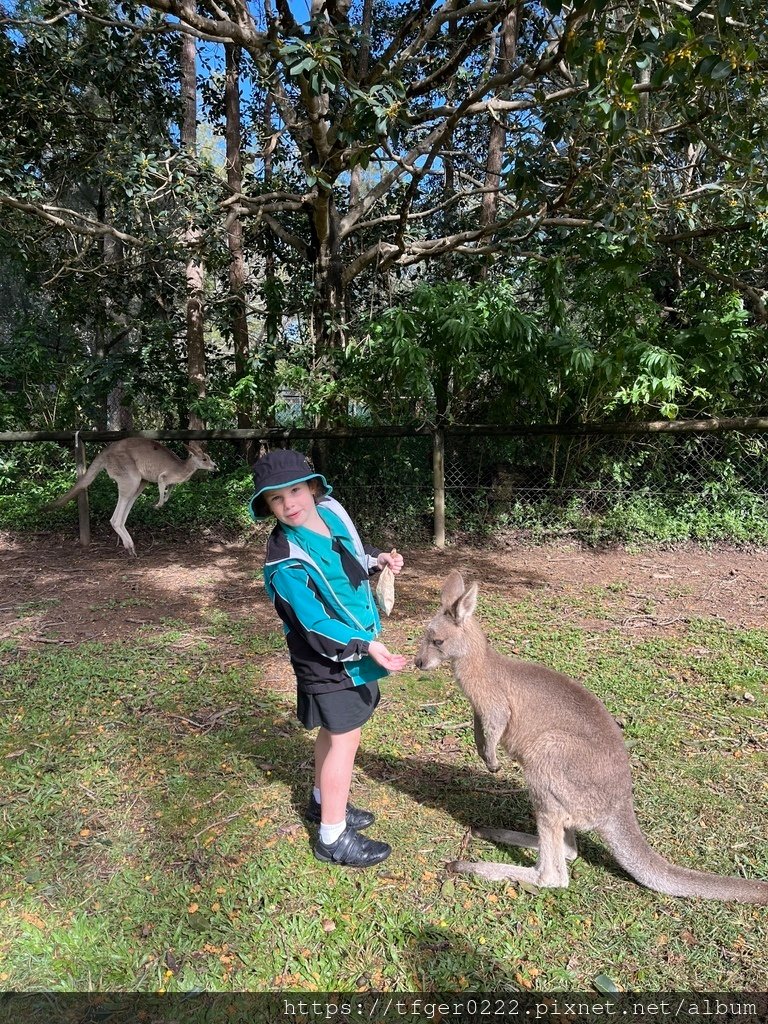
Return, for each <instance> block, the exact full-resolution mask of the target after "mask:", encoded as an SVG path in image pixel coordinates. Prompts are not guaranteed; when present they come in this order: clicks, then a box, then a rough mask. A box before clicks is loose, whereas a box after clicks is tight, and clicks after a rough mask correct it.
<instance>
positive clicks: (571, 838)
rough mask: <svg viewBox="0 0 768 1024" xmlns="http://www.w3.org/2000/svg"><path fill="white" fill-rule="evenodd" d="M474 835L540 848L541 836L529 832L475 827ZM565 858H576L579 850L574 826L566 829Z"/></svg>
mask: <svg viewBox="0 0 768 1024" xmlns="http://www.w3.org/2000/svg"><path fill="white" fill-rule="evenodd" d="M472 835H474V836H477V837H478V838H480V839H488V840H489V841H490V842H492V843H502V844H503V845H504V846H522V847H524V848H525V849H528V850H538V848H539V837H538V836H534V835H531V834H530V833H529V832H512V831H510V830H509V829H506V828H473V829H472ZM563 838H564V845H565V859H566V860H569V861H570V860H576V858H577V857H578V856H579V850H578V847H577V845H576V833H575V831H574V830H573V829H572V828H567V829H565V830H564V836H563Z"/></svg>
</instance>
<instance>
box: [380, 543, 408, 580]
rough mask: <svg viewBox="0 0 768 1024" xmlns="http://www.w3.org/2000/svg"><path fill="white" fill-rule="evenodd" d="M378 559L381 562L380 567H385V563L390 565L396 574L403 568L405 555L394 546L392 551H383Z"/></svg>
mask: <svg viewBox="0 0 768 1024" xmlns="http://www.w3.org/2000/svg"><path fill="white" fill-rule="evenodd" d="M376 561H377V562H378V563H379V568H380V569H383V568H384V566H385V565H388V566H389V568H390V569H391V570H392V572H393V573H394V574H395V575H397V574H398V573H399V572H400V571H401V570H402V568H403V556H402V555H401V554H400V552H399V551H396V550H395V549H394V548H392V550H391V551H382V552H381V554H380V555H379V557H378V558H377V559H376Z"/></svg>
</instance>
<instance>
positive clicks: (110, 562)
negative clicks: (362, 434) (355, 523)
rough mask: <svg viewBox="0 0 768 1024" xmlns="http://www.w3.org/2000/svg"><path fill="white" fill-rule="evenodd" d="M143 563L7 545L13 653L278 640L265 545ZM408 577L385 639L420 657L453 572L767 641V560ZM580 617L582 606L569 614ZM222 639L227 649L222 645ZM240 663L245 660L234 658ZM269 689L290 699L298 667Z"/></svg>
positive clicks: (735, 553) (739, 552)
mask: <svg viewBox="0 0 768 1024" xmlns="http://www.w3.org/2000/svg"><path fill="white" fill-rule="evenodd" d="M137 551H138V557H137V558H129V557H127V556H126V554H125V553H124V551H123V550H122V548H117V547H115V546H114V544H113V541H112V539H111V537H107V536H105V535H101V536H99V537H97V538H96V539H95V540H94V542H93V543H92V544H91V546H90V548H88V549H87V550H86V549H83V548H81V547H80V545H79V544H78V543H77V540H76V538H75V537H62V536H54V535H50V534H38V535H23V536H22V535H9V534H5V535H2V534H0V582H1V583H2V590H1V591H0V641H2V640H7V639H10V638H14V640H15V645H19V646H21V647H25V648H37V649H41V648H42V647H43V645H45V644H51V643H58V644H77V643H80V642H83V641H88V640H91V641H108V640H110V639H112V638H118V637H121V638H129V637H131V636H134V635H136V634H137V633H138V632H139V631H140V630H142V629H147V628H150V629H152V628H153V627H156V628H161V627H162V626H163V625H164V624H167V623H169V621H170V622H173V623H174V624H175V625H177V626H178V628H180V629H181V630H182V636H181V638H180V639H179V640H178V641H176V642H177V643H178V644H179V645H180V646H184V645H185V644H191V643H194V642H196V640H197V639H198V638H199V637H200V636H204V635H206V631H207V630H209V629H210V628H211V613H212V612H213V610H215V611H216V614H218V615H221V614H222V613H223V614H224V615H226V617H227V619H228V621H235V622H236V621H238V620H248V621H250V622H251V623H252V624H253V626H254V627H255V628H256V631H257V632H258V631H260V630H261V629H263V630H264V631H265V632H268V631H274V630H276V629H278V628H279V623H278V621H277V618H276V616H275V613H274V611H273V609H272V607H271V605H270V604H269V602H268V601H267V599H266V597H265V594H264V591H263V586H262V583H261V572H260V569H261V564H262V557H263V536H259V535H254V536H253V537H252V538H249V539H248V540H247V541H240V542H232V543H223V542H221V541H215V542H214V541H212V542H211V543H208V544H205V543H197V544H194V545H193V544H189V543H183V542H180V541H177V540H174V541H169V540H168V539H163V540H158V539H154V540H153V538H152V537H151V536H148V535H145V536H144V537H141V536H137ZM403 554H404V556H405V560H406V569H405V570H404V572H403V574H402V576H401V577H400V579H399V581H398V585H397V595H398V597H397V604H396V607H395V611H394V612H393V615H392V617H391V618H390V619H389V620H388V622H387V623H386V631H385V637H384V639H385V640H386V642H387V643H388V644H389V645H390V647H391V648H392V649H396V650H401V651H402V653H414V651H415V646H416V639H417V637H418V632H419V629H420V627H421V625H422V624H423V623H424V622H425V621H426V620H427V618H428V617H429V616H430V615H431V614H432V612H433V610H434V609H435V608H436V605H437V601H438V595H439V591H440V587H441V584H442V581H443V579H444V578H445V576H446V575H447V573H448V572H449V571H450V570H451V569H452V568H454V567H455V568H458V569H460V570H461V571H462V572H463V573H464V574H465V578H466V579H467V580H468V581H469V580H479V581H480V583H481V588H482V590H483V592H484V593H485V594H486V595H493V594H498V595H499V596H502V595H503V596H504V597H505V598H507V599H512V600H515V599H518V600H519V599H521V598H523V597H525V596H526V595H527V594H530V593H531V592H533V591H539V592H540V593H541V596H542V598H543V599H546V598H547V596H552V597H554V596H557V595H558V594H560V595H564V596H567V597H569V598H574V599H576V600H575V604H576V608H575V610H573V611H571V612H569V617H570V619H571V620H572V621H576V622H577V623H578V624H579V625H581V626H582V627H583V628H585V629H590V630H592V631H599V630H605V629H614V628H617V627H619V628H621V629H623V630H625V631H627V633H628V634H631V635H632V636H635V637H636V636H638V635H642V634H646V635H648V633H650V632H653V633H655V634H657V635H658V634H659V633H662V634H663V633H668V632H671V633H674V632H677V631H678V630H679V629H680V628H681V627H682V626H683V625H684V623H685V621H686V620H688V619H690V618H695V617H712V616H717V617H719V618H721V619H723V620H724V621H725V622H728V623H731V624H733V625H736V626H740V627H764V626H765V625H766V616H767V615H768V551H765V550H743V549H730V548H723V547H719V548H716V549H713V550H707V549H703V548H697V547H693V546H687V547H685V548H677V549H673V550H659V549H652V550H646V551H643V552H639V553H637V552H635V553H633V552H627V551H625V550H623V549H620V548H612V549H609V550H593V549H587V548H582V547H579V546H577V545H572V544H565V543H563V544H550V545H545V546H537V547H533V546H524V545H518V546H511V547H509V546H507V547H505V548H504V549H503V550H491V549H486V550H481V549H478V548H468V547H456V548H451V547H449V548H447V549H446V550H445V551H443V552H439V551H436V550H434V549H431V550H430V549H420V550H408V549H403ZM606 589H607V590H608V591H609V592H610V594H611V603H610V614H609V616H608V617H605V616H604V615H601V616H596V617H592V616H591V615H590V603H591V602H590V598H591V597H594V596H595V595H596V594H598V593H600V592H601V591H605V590H606ZM569 605H570V602H569ZM220 635H221V634H220V633H219V637H217V640H218V638H220ZM232 653H235V652H234V651H233V652H232ZM272 660H273V661H274V673H273V672H270V674H269V675H270V679H271V680H272V682H273V684H274V685H275V686H276V688H279V689H283V688H288V687H289V686H290V685H291V675H290V667H289V665H288V662H287V657H286V656H285V655H280V656H275V658H274V659H272Z"/></svg>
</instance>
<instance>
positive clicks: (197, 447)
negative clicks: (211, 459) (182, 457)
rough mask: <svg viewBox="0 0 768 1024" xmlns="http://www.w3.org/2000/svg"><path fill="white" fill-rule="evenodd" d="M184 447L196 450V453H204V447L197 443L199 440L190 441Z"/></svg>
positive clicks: (188, 449)
mask: <svg viewBox="0 0 768 1024" xmlns="http://www.w3.org/2000/svg"><path fill="white" fill-rule="evenodd" d="M184 447H185V448H186V449H187V451H188V452H194V453H195V455H202V453H203V449H202V448H201V447H200V445H199V444H198V443H197V441H190V442H189V444H185V445H184Z"/></svg>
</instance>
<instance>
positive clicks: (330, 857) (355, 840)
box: [314, 828, 392, 868]
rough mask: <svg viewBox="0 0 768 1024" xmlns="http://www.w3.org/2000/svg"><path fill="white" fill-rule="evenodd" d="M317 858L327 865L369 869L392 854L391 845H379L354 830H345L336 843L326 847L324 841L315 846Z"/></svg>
mask: <svg viewBox="0 0 768 1024" xmlns="http://www.w3.org/2000/svg"><path fill="white" fill-rule="evenodd" d="M314 853H315V856H316V857H317V859H318V860H322V861H325V863H326V864H342V865H345V866H346V867H348V868H368V867H371V866H372V865H373V864H380V863H381V862H382V861H383V860H386V859H387V857H388V856H389V855H390V853H392V847H391V846H390V845H389V843H378V842H377V841H376V840H375V839H371V838H370V837H369V836H361V835H360V833H359V832H357V831H356V830H355V829H353V828H347V829H345V830H344V831H343V832H342V833H341V835H340V836H339V838H338V839H337V840H336V842H335V843H331V845H330V846H326V845H325V843H324V842H323V841H322V839H318V840H317V843H316V844H315V850H314Z"/></svg>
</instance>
